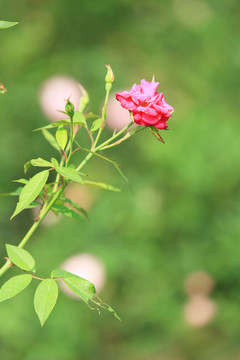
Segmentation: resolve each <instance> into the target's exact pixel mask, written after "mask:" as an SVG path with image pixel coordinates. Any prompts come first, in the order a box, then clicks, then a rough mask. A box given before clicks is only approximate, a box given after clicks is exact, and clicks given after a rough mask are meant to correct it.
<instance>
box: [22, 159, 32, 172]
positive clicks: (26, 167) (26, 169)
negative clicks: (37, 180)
mask: <svg viewBox="0 0 240 360" xmlns="http://www.w3.org/2000/svg"><path fill="white" fill-rule="evenodd" d="M31 166H32V164H31V163H30V161H27V162H26V163H25V164H24V165H23V168H24V174H26V173H27V171H28V169H29V168H30V167H31Z"/></svg>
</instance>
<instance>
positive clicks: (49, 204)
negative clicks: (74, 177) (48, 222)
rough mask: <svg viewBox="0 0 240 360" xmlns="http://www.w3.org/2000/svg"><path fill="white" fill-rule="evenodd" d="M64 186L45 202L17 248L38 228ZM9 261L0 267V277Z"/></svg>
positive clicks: (9, 263)
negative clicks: (37, 217)
mask: <svg viewBox="0 0 240 360" xmlns="http://www.w3.org/2000/svg"><path fill="white" fill-rule="evenodd" d="M64 188H65V186H62V187H61V188H60V189H59V190H58V191H57V192H56V193H55V194H54V196H53V197H52V199H51V200H50V201H49V203H48V204H47V203H46V204H45V206H43V208H42V210H41V213H40V216H39V220H38V221H35V222H34V224H33V225H32V226H31V227H30V229H29V230H28V232H27V233H26V235H25V236H24V238H23V239H22V241H21V242H20V243H19V245H18V247H19V248H23V247H24V246H25V245H26V243H27V242H28V240H29V239H30V237H31V236H32V235H33V233H34V232H35V231H36V229H37V228H38V226H39V225H40V224H41V222H42V221H43V219H44V218H45V216H46V215H47V213H48V212H49V210H50V209H51V207H52V206H53V204H54V203H55V201H56V200H57V199H58V197H59V196H60V195H61V193H62V192H63V190H64ZM11 264H12V263H11V261H10V260H7V261H6V263H5V264H4V265H3V266H2V267H1V269H0V277H1V276H2V275H3V274H4V273H5V272H6V271H7V270H8V269H9V267H11Z"/></svg>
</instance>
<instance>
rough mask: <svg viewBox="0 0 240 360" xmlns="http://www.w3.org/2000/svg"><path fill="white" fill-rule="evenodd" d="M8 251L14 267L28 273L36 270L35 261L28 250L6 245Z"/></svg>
mask: <svg viewBox="0 0 240 360" xmlns="http://www.w3.org/2000/svg"><path fill="white" fill-rule="evenodd" d="M6 249H7V254H8V257H9V259H10V260H11V262H12V263H13V264H14V265H16V266H18V267H19V268H20V269H23V270H26V271H34V270H35V260H34V258H33V257H32V255H31V254H29V252H28V251H27V250H25V249H21V248H19V247H17V246H14V245H9V244H6Z"/></svg>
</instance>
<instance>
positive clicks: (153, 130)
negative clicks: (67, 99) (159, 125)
mask: <svg viewBox="0 0 240 360" xmlns="http://www.w3.org/2000/svg"><path fill="white" fill-rule="evenodd" d="M149 128H150V131H151V132H152V133H153V135H154V136H155V138H156V139H157V140H158V141H160V142H162V143H163V144H165V141H164V140H163V138H162V137H161V135H160V134H159V132H158V130H157V129H156V128H155V127H154V126H150V127H149Z"/></svg>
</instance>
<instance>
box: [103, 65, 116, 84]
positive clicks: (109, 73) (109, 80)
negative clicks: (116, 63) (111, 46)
mask: <svg viewBox="0 0 240 360" xmlns="http://www.w3.org/2000/svg"><path fill="white" fill-rule="evenodd" d="M105 66H106V68H107V75H106V76H105V82H106V83H110V84H112V83H113V82H114V74H113V71H112V69H111V66H110V65H105Z"/></svg>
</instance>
